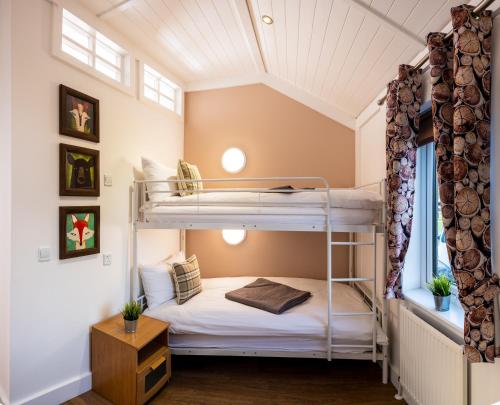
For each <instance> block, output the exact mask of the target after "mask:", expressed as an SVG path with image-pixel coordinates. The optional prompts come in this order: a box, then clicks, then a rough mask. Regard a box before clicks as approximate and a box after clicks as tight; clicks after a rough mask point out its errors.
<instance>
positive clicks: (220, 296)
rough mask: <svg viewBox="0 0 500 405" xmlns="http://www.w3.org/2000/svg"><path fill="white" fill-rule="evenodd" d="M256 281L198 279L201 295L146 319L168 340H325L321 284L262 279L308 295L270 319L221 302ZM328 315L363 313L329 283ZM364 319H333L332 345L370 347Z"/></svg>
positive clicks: (351, 296)
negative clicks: (166, 329) (160, 326)
mask: <svg viewBox="0 0 500 405" xmlns="http://www.w3.org/2000/svg"><path fill="white" fill-rule="evenodd" d="M256 278H257V277H227V278H211V279H203V280H202V283H203V291H202V292H201V293H200V294H198V295H196V296H195V297H193V298H191V299H190V300H189V301H187V302H186V303H185V304H183V305H177V303H176V302H175V300H171V301H168V302H165V303H164V304H162V305H160V306H158V307H156V308H153V309H150V310H147V311H146V313H145V314H146V315H148V316H151V317H153V318H157V319H161V320H163V321H168V322H170V323H171V326H170V332H171V333H173V334H200V335H209V336H210V335H212V336H247V337H252V336H255V337H262V336H266V337H299V338H302V337H303V338H308V337H313V338H318V337H325V336H326V333H327V306H326V302H327V298H326V297H327V291H326V281H322V280H312V279H304V278H285V277H268V279H270V280H273V281H276V282H279V283H283V284H286V285H289V286H290V287H294V288H297V289H301V290H307V291H310V292H311V293H312V297H311V298H310V299H309V300H308V301H306V302H305V303H303V304H300V305H298V306H296V307H294V308H292V309H290V310H288V311H286V312H285V313H283V314H280V315H275V314H271V313H269V312H265V311H262V310H259V309H256V308H253V307H249V306H246V305H243V304H239V303H237V302H234V301H230V300H227V299H226V298H225V297H224V295H225V293H226V292H228V291H231V290H234V289H237V288H240V287H243V286H244V285H246V284H249V283H251V282H252V281H254V280H255V279H256ZM333 291H334V292H333V297H334V298H333V311H334V312H364V311H369V308H368V307H367V305H366V304H365V303H364V302H363V301H362V299H361V296H360V295H359V294H358V293H357V292H356V291H355V290H354V289H352V288H351V287H349V286H347V285H344V284H339V283H335V284H334V290H333ZM371 322H372V321H371V317H370V316H356V317H334V323H333V330H332V332H333V337H334V339H337V340H345V339H347V340H348V339H353V338H354V339H356V340H357V341H368V342H369V341H370V339H371V336H372V324H371Z"/></svg>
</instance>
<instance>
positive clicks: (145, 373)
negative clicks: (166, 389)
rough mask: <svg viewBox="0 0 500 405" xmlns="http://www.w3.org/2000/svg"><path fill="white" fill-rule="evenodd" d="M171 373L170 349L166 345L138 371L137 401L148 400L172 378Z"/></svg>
mask: <svg viewBox="0 0 500 405" xmlns="http://www.w3.org/2000/svg"><path fill="white" fill-rule="evenodd" d="M171 374H172V367H171V359H170V350H169V349H168V348H166V347H165V348H164V349H163V350H162V352H161V353H160V355H159V356H155V359H153V360H152V361H151V362H150V363H149V364H148V365H147V366H146V367H143V369H142V370H140V371H138V372H137V403H138V404H143V403H145V402H146V401H148V400H149V399H150V398H151V397H152V396H153V395H154V394H156V393H157V392H158V391H159V390H160V388H161V387H163V385H164V384H165V383H166V382H167V381H168V380H169V379H170V376H171Z"/></svg>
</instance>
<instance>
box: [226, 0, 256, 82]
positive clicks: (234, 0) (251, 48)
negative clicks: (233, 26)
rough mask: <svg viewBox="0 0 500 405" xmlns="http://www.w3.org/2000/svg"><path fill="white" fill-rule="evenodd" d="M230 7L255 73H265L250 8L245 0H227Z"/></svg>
mask: <svg viewBox="0 0 500 405" xmlns="http://www.w3.org/2000/svg"><path fill="white" fill-rule="evenodd" d="M227 1H228V2H229V4H230V5H231V10H232V12H233V15H234V17H235V19H236V22H237V23H238V26H239V27H240V32H241V35H242V37H243V39H244V41H245V46H246V48H247V50H248V52H249V54H250V55H251V58H252V62H253V64H254V67H255V71H256V72H258V73H263V72H265V71H266V66H265V63H264V56H263V50H262V49H261V47H260V44H259V40H258V38H257V28H256V27H254V21H253V20H252V16H251V14H250V13H251V11H250V8H249V7H250V6H249V4H247V1H246V0H227Z"/></svg>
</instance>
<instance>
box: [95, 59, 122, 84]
mask: <svg viewBox="0 0 500 405" xmlns="http://www.w3.org/2000/svg"><path fill="white" fill-rule="evenodd" d="M95 68H96V70H98V71H99V72H101V73H103V74H105V75H106V76H108V77H111V78H112V79H113V80H116V81H117V82H119V81H120V79H121V75H120V71H119V70H118V69H116V68H115V67H113V66H111V65H110V64H108V63H106V62H105V61H103V60H102V59H99V58H96V60H95Z"/></svg>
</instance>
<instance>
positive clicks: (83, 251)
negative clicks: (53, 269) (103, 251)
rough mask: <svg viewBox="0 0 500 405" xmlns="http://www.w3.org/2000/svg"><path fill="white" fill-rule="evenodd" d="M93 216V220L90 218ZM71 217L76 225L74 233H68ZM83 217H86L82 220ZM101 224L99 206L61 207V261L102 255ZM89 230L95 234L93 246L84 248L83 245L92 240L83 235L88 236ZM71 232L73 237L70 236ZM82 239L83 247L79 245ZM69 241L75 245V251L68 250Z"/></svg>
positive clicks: (93, 235)
mask: <svg viewBox="0 0 500 405" xmlns="http://www.w3.org/2000/svg"><path fill="white" fill-rule="evenodd" d="M92 214H93V218H91V217H90V215H92ZM70 215H71V217H70V218H71V220H72V221H73V224H74V225H75V227H74V228H73V229H72V231H68V229H69V228H68V216H70ZM83 215H85V216H84V217H83V218H82V216H83ZM87 215H89V217H88V219H87ZM75 220H76V221H75ZM91 222H92V224H91ZM100 222H101V218H100V207H99V206H75V207H59V259H60V260H64V259H70V258H74V257H81V256H88V255H94V254H98V253H100V227H101V223H100ZM86 224H87V225H86ZM89 229H90V231H92V232H93V234H92V238H93V246H92V247H89V248H84V247H82V245H83V244H84V243H85V242H86V241H87V240H90V238H89V239H85V236H83V235H85V234H88V231H89ZM70 232H71V235H69V233H70ZM82 234H83V235H82ZM70 237H71V238H73V239H71V238H70ZM80 238H81V240H82V244H81V245H79V239H80ZM68 240H69V241H71V242H73V243H75V248H74V249H68V245H67V242H68ZM78 246H79V247H78Z"/></svg>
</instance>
